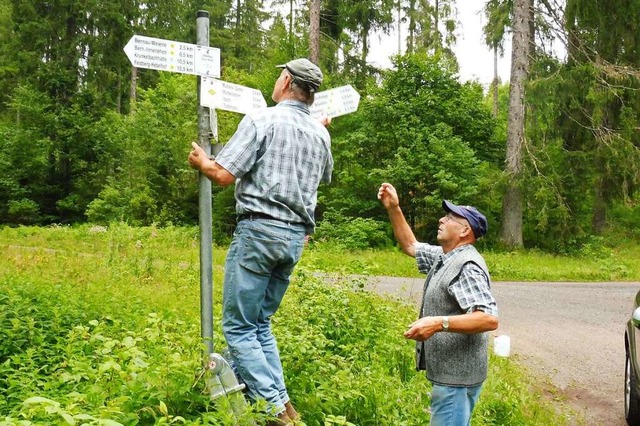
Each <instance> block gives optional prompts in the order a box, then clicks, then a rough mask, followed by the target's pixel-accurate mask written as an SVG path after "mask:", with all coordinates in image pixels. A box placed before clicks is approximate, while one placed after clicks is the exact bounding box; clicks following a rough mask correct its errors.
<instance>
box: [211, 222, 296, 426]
mask: <svg viewBox="0 0 640 426" xmlns="http://www.w3.org/2000/svg"><path fill="white" fill-rule="evenodd" d="M304 236H305V228H304V225H299V224H287V223H284V222H279V221H276V220H268V219H256V220H243V221H241V222H239V223H238V226H237V228H236V231H235V233H234V236H233V241H232V243H231V246H230V247H229V251H228V253H227V260H226V263H225V276H224V294H223V298H222V303H223V312H222V331H223V333H224V337H225V339H226V340H227V345H228V346H229V351H230V353H231V356H232V358H233V360H234V362H235V363H236V366H237V369H238V374H239V375H240V377H241V378H242V380H243V381H244V382H245V384H246V385H247V395H248V397H249V398H250V399H252V400H254V401H255V400H256V399H258V398H264V399H265V400H266V401H267V402H268V403H269V404H270V412H271V413H273V414H279V413H281V412H282V411H284V410H285V408H284V404H286V403H287V402H289V395H288V394H287V389H286V387H285V384H284V375H283V372H282V364H281V363H280V354H279V353H278V347H277V344H276V339H275V338H274V336H273V334H272V333H271V316H272V315H273V314H275V313H276V311H277V310H278V307H279V306H280V302H281V301H282V298H283V297H284V294H285V292H286V290H287V287H288V286H289V277H290V275H291V273H292V272H293V268H294V266H295V265H296V263H297V262H298V260H299V259H300V256H301V255H302V249H303V247H304Z"/></svg>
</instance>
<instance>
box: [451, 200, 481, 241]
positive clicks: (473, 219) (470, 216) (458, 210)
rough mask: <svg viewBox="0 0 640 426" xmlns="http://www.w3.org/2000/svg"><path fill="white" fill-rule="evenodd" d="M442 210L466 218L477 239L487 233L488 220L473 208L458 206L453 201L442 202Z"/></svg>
mask: <svg viewBox="0 0 640 426" xmlns="http://www.w3.org/2000/svg"><path fill="white" fill-rule="evenodd" d="M442 208H443V209H444V211H446V212H447V213H449V212H453V213H455V214H457V215H458V216H460V217H464V218H465V219H467V222H469V225H470V226H471V230H472V231H473V235H475V237H476V238H480V237H482V236H483V235H484V234H486V233H487V230H488V229H489V225H488V224H487V218H486V217H485V216H484V215H483V214H482V213H480V211H478V209H476V208H475V207H473V206H456V205H455V204H453V203H452V202H451V201H448V200H442Z"/></svg>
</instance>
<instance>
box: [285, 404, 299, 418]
mask: <svg viewBox="0 0 640 426" xmlns="http://www.w3.org/2000/svg"><path fill="white" fill-rule="evenodd" d="M284 408H285V409H286V410H287V411H286V413H287V416H289V418H290V419H291V420H300V414H298V412H297V411H296V409H295V408H293V404H291V401H289V402H287V403H286V404H284Z"/></svg>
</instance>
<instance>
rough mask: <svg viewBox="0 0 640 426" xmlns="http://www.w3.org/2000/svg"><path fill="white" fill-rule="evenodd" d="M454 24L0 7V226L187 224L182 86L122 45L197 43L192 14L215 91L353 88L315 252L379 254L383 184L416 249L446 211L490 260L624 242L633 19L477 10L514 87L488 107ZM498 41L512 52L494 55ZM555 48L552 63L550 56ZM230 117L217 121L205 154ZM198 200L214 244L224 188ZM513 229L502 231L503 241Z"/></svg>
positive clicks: (169, 1) (383, 14)
mask: <svg viewBox="0 0 640 426" xmlns="http://www.w3.org/2000/svg"><path fill="white" fill-rule="evenodd" d="M457 7H458V5H457V2H456V1H455V0H436V1H435V2H432V1H416V0H406V1H405V0H400V1H397V0H361V1H343V0H323V1H320V0H309V1H305V2H303V1H293V0H289V1H287V0H274V1H261V0H235V1H233V0H220V1H213V0H208V1H202V0H164V1H155V0H152V1H137V0H113V1H99V2H98V1H79V0H52V1H33V0H22V1H17V0H0V170H2V174H1V175H0V224H6V225H11V226H14V225H50V224H77V223H82V222H91V223H96V224H106V223H110V222H120V221H124V222H127V223H128V224H130V225H134V226H142V225H151V224H154V225H156V226H167V225H175V226H181V225H194V224H196V223H197V216H198V201H197V200H198V193H197V191H198V184H197V182H198V180H197V179H198V178H197V174H196V172H194V171H192V170H191V169H189V167H188V165H187V163H186V156H187V153H188V151H189V149H190V142H191V141H192V140H196V139H197V108H198V105H197V93H196V77H195V76H188V75H182V74H173V73H164V72H159V71H153V70H143V69H135V68H133V67H132V66H131V64H130V62H129V60H128V59H127V57H126V55H125V53H124V51H123V47H124V46H125V44H126V43H127V42H128V41H129V39H130V38H131V37H132V36H133V35H134V34H138V35H145V36H149V37H158V38H164V39H170V40H176V41H182V42H187V43H190V42H191V43H193V42H194V41H195V15H196V11H198V10H206V11H208V12H209V13H210V24H211V29H210V45H211V46H214V47H218V48H220V49H221V58H222V79H223V80H225V81H228V82H233V83H237V84H241V85H244V86H249V87H252V88H257V89H259V90H261V91H262V93H263V94H264V95H265V98H266V99H267V100H268V102H270V104H272V103H271V100H270V94H271V90H272V87H273V83H274V81H275V79H276V78H277V75H278V72H279V70H278V69H277V68H275V65H276V64H281V63H284V62H286V61H287V60H289V59H291V58H295V57H307V56H309V57H312V58H313V57H314V56H317V61H318V62H319V64H320V66H321V68H322V69H323V71H324V72H325V82H324V84H323V87H322V89H329V88H332V87H337V86H341V85H344V84H352V85H353V86H354V87H355V88H356V89H357V90H358V91H359V93H360V94H361V96H362V98H361V102H360V107H359V110H358V111H357V112H356V113H353V114H350V115H347V116H344V117H339V118H336V119H335V120H334V122H333V123H332V124H331V126H330V128H329V130H330V133H331V135H332V144H333V145H332V150H333V154H334V158H335V170H334V175H333V182H332V183H331V184H330V185H328V186H323V187H321V189H320V194H319V203H318V210H317V218H318V223H319V226H318V230H317V233H316V235H315V237H314V238H315V240H316V241H323V240H328V241H334V242H336V243H339V244H341V245H342V246H343V247H346V248H352V249H360V248H367V247H374V248H375V247H386V246H390V245H391V244H393V243H392V242H393V239H392V234H391V232H390V228H389V226H388V221H387V219H386V213H385V212H384V210H383V209H382V208H381V207H380V205H379V202H378V201H377V200H376V197H375V195H376V192H377V188H378V186H379V184H380V183H381V182H383V181H387V182H391V183H393V184H394V185H395V186H396V187H397V189H398V191H399V194H400V198H401V203H402V208H403V211H404V212H405V215H406V217H407V220H408V221H409V223H410V225H411V226H412V227H413V228H414V230H415V232H416V236H417V237H418V239H420V240H425V241H432V240H433V239H434V236H435V228H436V227H435V226H434V225H435V219H436V218H438V217H440V216H441V207H440V203H441V200H442V199H443V198H446V199H451V200H453V201H455V202H457V203H463V204H473V205H476V206H478V207H479V208H480V210H482V211H483V212H485V213H486V215H487V217H488V219H489V224H490V227H489V229H490V231H489V235H488V237H487V238H486V239H484V241H483V242H482V244H483V245H484V246H488V247H500V246H508V247H516V248H518V247H528V248H540V249H543V250H545V251H550V252H554V253H571V252H575V251H576V250H580V249H581V248H582V247H584V246H585V245H588V246H590V247H592V246H593V245H594V244H596V245H598V244H608V243H609V242H615V243H623V242H629V241H637V239H638V238H639V237H640V228H639V227H638V226H637V223H638V222H639V221H640V206H639V197H638V190H637V188H638V183H639V181H640V161H639V160H640V158H639V149H638V148H639V143H640V140H639V132H638V114H639V112H640V101H639V100H640V97H638V96H637V94H638V93H637V92H638V88H639V87H640V82H639V79H638V77H639V73H638V67H639V65H640V45H639V44H640V35H639V34H640V31H638V27H639V26H640V6H638V5H636V4H635V3H629V2H623V1H619V0H608V1H606V2H605V1H600V0H598V1H591V0H589V1H587V0H567V1H566V2H557V1H553V0H514V1H512V0H490V1H487V2H486V5H485V14H486V17H487V25H486V26H485V28H484V30H485V43H486V44H487V45H488V46H490V47H491V48H492V49H494V52H495V55H496V58H497V57H499V56H501V55H505V54H509V55H512V67H513V70H512V74H511V83H506V84H502V83H501V82H500V81H499V80H498V79H497V78H496V80H495V81H494V84H492V86H491V88H490V90H489V91H488V92H486V93H485V91H484V90H483V87H482V86H481V85H480V84H479V83H477V82H464V83H463V82H461V81H460V79H459V77H458V73H457V72H458V65H457V60H456V57H455V55H454V53H453V50H452V48H451V47H452V45H453V44H454V43H455V37H456V34H458V32H459V31H460V28H459V22H458V21H457V19H456V9H457ZM276 10H277V11H280V12H279V14H278V13H275V12H274V11H276ZM522 11H524V13H523V12H522ZM314 13H315V15H314ZM317 15H319V27H317V28H315V29H314V25H313V20H314V16H317ZM394 16H400V17H401V21H402V25H405V26H406V28H407V37H406V38H405V39H404V40H403V43H404V44H405V49H404V50H405V52H406V53H405V54H404V55H402V56H396V57H394V59H393V67H392V68H391V69H377V68H375V67H373V66H371V65H369V62H368V58H369V56H370V53H369V47H370V39H371V36H372V34H374V33H375V32H382V33H385V32H389V30H390V29H391V25H392V23H393V20H394ZM310 22H311V25H310ZM512 34H513V38H514V43H513V44H514V48H513V52H504V50H503V45H504V42H505V40H506V39H507V38H509V37H512ZM552 40H554V41H555V42H557V41H558V40H560V41H561V42H562V43H564V45H565V48H566V51H567V57H566V59H563V60H559V59H558V58H556V57H554V56H553V54H552V51H551V50H552V49H551V45H552ZM518 46H520V48H518ZM518 55H519V56H518ZM479 66H480V65H479ZM518 66H520V71H524V73H522V72H520V73H519V74H518V73H514V72H516V71H518ZM517 85H521V87H522V89H523V90H522V91H521V92H518V91H515V92H514V86H516V88H517V87H518V86H517ZM518 93H520V94H521V101H522V102H521V104H520V105H521V106H518V105H519V104H518V103H517V102H514V100H516V101H517V96H518ZM240 118H241V116H239V115H237V114H235V113H230V112H224V111H219V112H218V126H219V129H218V130H219V135H220V136H219V140H220V142H223V143H224V142H226V141H227V140H228V139H229V137H230V136H231V134H232V133H233V131H234V130H235V128H236V125H237V123H238V121H239V120H240ZM514 129H515V130H517V129H521V130H522V131H521V133H519V134H518V133H517V132H516V133H515V136H514V134H511V133H510V130H514ZM514 159H515V162H514ZM213 197H214V198H213V200H214V202H213V209H214V211H213V222H214V224H213V225H214V226H213V229H214V240H215V241H216V242H217V243H225V242H226V241H227V239H228V238H229V237H230V235H231V233H232V232H233V228H234V226H235V211H234V201H233V188H224V189H222V188H219V187H215V186H214V189H213ZM514 214H515V216H516V219H519V220H516V221H515V224H516V226H515V228H514V227H513V226H511V227H510V228H508V229H505V226H504V223H507V222H508V223H509V224H511V225H513V223H514V221H513V216H514ZM507 215H509V220H508V221H507V220H505V217H506V216H507ZM514 229H515V231H514ZM621 238H622V239H621Z"/></svg>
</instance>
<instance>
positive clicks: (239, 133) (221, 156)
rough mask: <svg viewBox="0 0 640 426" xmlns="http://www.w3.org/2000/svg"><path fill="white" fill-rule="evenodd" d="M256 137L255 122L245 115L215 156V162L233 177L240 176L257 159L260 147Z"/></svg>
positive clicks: (249, 168)
mask: <svg viewBox="0 0 640 426" xmlns="http://www.w3.org/2000/svg"><path fill="white" fill-rule="evenodd" d="M257 139H258V132H257V130H256V126H255V123H254V122H253V120H252V119H251V117H250V116H249V115H245V116H244V118H243V119H242V120H241V121H240V124H238V129H237V130H236V132H235V133H234V134H233V136H231V139H229V142H227V144H226V145H225V146H224V148H222V150H221V151H220V152H219V153H218V155H217V156H216V163H218V164H219V165H220V166H222V167H224V168H225V170H227V171H228V172H229V173H231V174H232V175H233V176H234V177H236V178H241V177H242V176H243V175H244V174H245V173H247V172H248V171H249V170H251V168H252V167H253V165H254V164H255V162H256V161H257V157H258V150H259V148H260V146H259V144H258V140H257Z"/></svg>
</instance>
